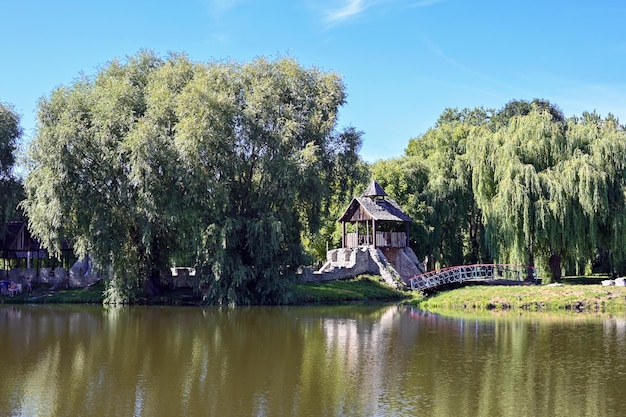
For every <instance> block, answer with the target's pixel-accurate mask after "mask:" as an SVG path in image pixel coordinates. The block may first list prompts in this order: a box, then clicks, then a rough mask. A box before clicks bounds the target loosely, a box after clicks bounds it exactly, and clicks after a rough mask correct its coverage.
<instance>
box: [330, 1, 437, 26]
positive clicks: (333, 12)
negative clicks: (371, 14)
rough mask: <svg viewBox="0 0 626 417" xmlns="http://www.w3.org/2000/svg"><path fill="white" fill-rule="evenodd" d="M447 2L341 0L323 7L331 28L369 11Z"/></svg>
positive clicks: (409, 7)
mask: <svg viewBox="0 0 626 417" xmlns="http://www.w3.org/2000/svg"><path fill="white" fill-rule="evenodd" d="M443 1H445V0H418V1H411V0H340V1H334V2H333V4H332V5H326V6H322V7H323V15H324V22H325V23H326V24H327V25H329V26H334V25H337V24H340V23H344V22H347V21H351V20H354V19H357V18H361V17H363V16H364V15H365V14H366V12H368V11H378V12H386V11H389V10H393V9H399V10H402V9H412V8H418V7H427V6H432V5H434V4H437V3H441V2H443Z"/></svg>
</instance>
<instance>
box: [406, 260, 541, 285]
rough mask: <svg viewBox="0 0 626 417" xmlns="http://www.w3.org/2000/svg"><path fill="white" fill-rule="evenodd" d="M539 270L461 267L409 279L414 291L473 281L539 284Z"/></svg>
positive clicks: (522, 266)
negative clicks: (531, 282)
mask: <svg viewBox="0 0 626 417" xmlns="http://www.w3.org/2000/svg"><path fill="white" fill-rule="evenodd" d="M537 279H538V276H537V268H535V267H533V266H524V265H510V264H477V265H461V266H453V267H450V268H444V269H438V270H436V271H428V272H424V273H423V274H420V275H416V276H414V277H413V278H411V279H409V284H410V285H411V289H412V290H414V291H415V290H417V291H430V290H436V289H438V288H439V287H442V286H445V285H446V284H454V283H463V282H471V281H494V280H508V281H525V280H526V281H527V280H532V281H533V282H537Z"/></svg>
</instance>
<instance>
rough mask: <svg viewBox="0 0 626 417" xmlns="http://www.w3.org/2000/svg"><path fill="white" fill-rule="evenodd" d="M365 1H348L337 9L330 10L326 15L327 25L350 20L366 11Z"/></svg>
mask: <svg viewBox="0 0 626 417" xmlns="http://www.w3.org/2000/svg"><path fill="white" fill-rule="evenodd" d="M363 3H364V2H363V0H347V1H344V3H343V4H342V5H341V6H340V7H339V8H337V9H334V10H329V11H328V13H327V15H326V22H327V23H339V22H342V21H344V20H347V19H350V18H351V17H354V16H356V15H358V14H360V13H362V12H363V11H364V10H365V5H364V4H363Z"/></svg>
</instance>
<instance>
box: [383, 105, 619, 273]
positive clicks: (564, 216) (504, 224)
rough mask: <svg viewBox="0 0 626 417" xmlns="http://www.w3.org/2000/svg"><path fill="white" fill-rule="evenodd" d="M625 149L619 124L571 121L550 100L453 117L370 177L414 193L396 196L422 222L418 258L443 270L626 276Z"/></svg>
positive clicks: (589, 117) (595, 118)
mask: <svg viewBox="0 0 626 417" xmlns="http://www.w3.org/2000/svg"><path fill="white" fill-rule="evenodd" d="M625 147H626V131H625V130H624V127H623V126H621V125H620V124H619V122H618V121H617V120H616V118H615V117H614V116H613V115H610V114H609V115H608V116H607V117H606V118H601V117H600V116H599V115H597V114H595V113H584V114H583V115H582V117H571V118H568V119H566V118H565V117H564V116H563V114H562V112H561V111H560V109H559V108H558V107H557V106H555V105H553V104H552V103H550V102H548V101H546V100H539V99H535V100H533V101H532V102H526V101H519V100H515V101H511V102H509V103H508V104H507V105H506V106H505V107H504V108H503V109H501V110H499V111H494V110H485V109H482V108H477V109H464V110H461V111H459V110H457V109H447V110H446V111H444V112H443V114H442V115H441V117H440V118H439V120H438V122H437V124H436V126H435V127H434V128H432V129H430V130H429V131H428V132H426V133H425V134H424V135H422V136H420V137H418V138H415V139H412V140H411V141H410V142H409V145H408V147H407V150H406V154H405V156H404V157H402V158H400V159H399V160H392V161H382V162H380V163H378V164H376V165H375V166H374V168H373V169H374V172H376V173H377V175H380V177H381V179H380V181H381V184H382V185H383V186H385V187H388V186H389V185H390V184H396V183H408V184H411V185H410V186H408V185H407V186H403V187H401V188H400V190H399V193H400V195H402V198H401V199H402V200H403V201H404V202H406V204H409V208H408V209H407V210H408V211H409V212H411V210H413V213H412V215H413V216H414V218H419V219H421V222H422V223H421V226H420V227H422V228H423V230H424V232H425V234H424V235H423V236H424V239H423V240H421V241H417V242H416V244H417V245H418V251H423V253H425V254H428V255H432V257H433V258H434V259H435V261H436V262H437V263H438V264H439V265H442V266H443V265H452V264H460V263H471V262H474V261H489V260H494V261H498V262H513V263H521V264H528V265H535V264H537V265H538V266H539V267H540V268H541V269H543V271H544V272H545V273H547V274H548V275H550V276H551V277H552V278H553V279H557V280H558V279H559V278H560V276H561V274H562V272H563V271H565V272H568V273H582V272H583V271H584V270H587V271H588V270H590V269H592V268H593V267H594V266H597V267H600V268H602V269H603V270H605V271H606V272H611V273H617V274H624V273H625V272H626V257H625V254H624V249H623V248H624V247H626V245H624V236H625V234H624V233H623V232H624V224H625V222H624V215H625V214H626V211H625V203H624V200H625V196H626V170H624V166H625V164H626V161H625V160H624V155H625V154H626V153H625V151H626V149H625ZM410 166H419V167H421V168H420V170H421V171H422V172H423V173H424V174H423V176H422V177H421V179H420V180H414V179H412V178H413V176H414V174H413V172H414V170H413V169H408V168H407V167H410ZM394 167H395V168H394ZM391 175H393V176H395V179H392V178H391V177H390V176H391ZM410 187H412V188H413V189H412V190H411V191H409V192H408V194H406V195H405V193H404V192H403V191H402V190H408V189H409V188H410ZM415 196H417V200H416V199H415ZM438 248H439V249H438ZM545 273H544V275H545Z"/></svg>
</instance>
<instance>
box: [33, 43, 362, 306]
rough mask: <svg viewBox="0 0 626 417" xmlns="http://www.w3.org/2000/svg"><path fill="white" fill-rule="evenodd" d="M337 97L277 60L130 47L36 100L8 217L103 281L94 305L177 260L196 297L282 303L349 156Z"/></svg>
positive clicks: (329, 79)
mask: <svg viewBox="0 0 626 417" xmlns="http://www.w3.org/2000/svg"><path fill="white" fill-rule="evenodd" d="M344 102H345V92H344V86H343V83H342V81H341V78H340V77H339V76H338V75H336V74H335V73H332V72H324V71H321V70H319V69H317V68H303V67H301V66H300V65H299V64H298V63H297V62H296V61H295V60H293V59H289V58H281V59H277V60H275V61H269V60H267V59H264V58H260V59H257V60H255V61H253V62H250V63H237V62H207V63H195V62H192V61H190V60H189V59H188V58H187V57H186V56H184V55H177V54H172V55H170V56H167V57H166V58H160V57H158V56H156V55H155V54H153V53H151V52H149V51H142V52H140V53H138V54H136V55H134V56H131V57H129V58H128V59H127V60H126V61H124V62H122V61H114V62H111V63H110V64H108V65H107V66H105V67H104V68H103V69H102V70H101V71H100V72H99V73H98V74H97V75H96V76H95V77H93V78H90V77H83V78H81V79H79V80H77V81H76V82H74V83H73V84H71V85H69V86H63V87H60V88H57V89H56V90H54V91H53V92H52V93H51V94H50V95H49V96H48V97H46V98H44V99H42V100H41V102H40V103H39V112H38V116H39V124H38V133H37V135H36V137H35V138H34V140H33V142H32V144H31V147H30V149H29V154H28V161H29V175H28V177H27V179H26V182H25V188H26V200H25V201H24V204H23V206H24V208H25V210H26V213H27V214H28V217H29V219H30V224H31V228H32V230H33V232H34V233H35V234H36V235H37V236H38V237H40V238H41V239H42V241H43V242H44V244H45V246H46V247H48V248H51V249H53V248H57V249H58V248H59V242H60V239H61V238H62V237H64V236H71V237H72V238H73V239H74V241H75V248H76V249H77V250H78V251H79V252H89V253H90V254H91V255H92V257H93V258H94V260H95V261H96V263H97V264H98V265H99V266H100V268H101V269H102V270H104V271H107V272H108V280H107V288H108V289H107V294H108V301H109V302H126V301H128V291H126V289H127V288H128V287H129V286H132V285H136V284H144V285H146V286H147V288H148V289H151V290H152V291H157V290H158V284H157V282H158V277H159V274H160V273H161V272H162V271H163V270H165V268H167V267H169V266H170V265H171V264H172V263H175V262H177V261H178V262H183V263H185V264H187V265H189V264H192V265H194V266H196V269H197V273H198V274H199V275H200V276H201V285H202V288H203V290H204V292H205V296H206V300H207V302H211V303H235V304H246V303H276V302H284V301H285V297H286V286H287V284H288V282H289V279H290V277H291V276H292V275H293V273H294V271H295V270H296V268H297V267H298V266H299V265H300V264H301V262H302V259H303V258H302V253H303V252H302V248H301V246H302V245H301V237H302V236H303V235H304V234H306V233H312V232H313V231H315V230H316V229H317V228H318V227H319V226H320V224H321V220H322V216H323V214H324V208H325V207H326V208H327V207H328V200H329V198H330V193H331V192H332V191H333V189H337V184H339V183H341V182H342V181H345V179H344V177H343V175H344V173H343V172H342V171H341V170H340V169H339V168H338V167H339V165H342V164H341V163H340V161H342V160H345V159H346V158H347V159H350V160H358V158H359V157H358V153H357V152H358V149H359V146H360V140H361V139H360V133H358V132H356V131H354V130H351V129H348V130H346V131H345V132H338V131H337V129H336V121H337V112H338V109H339V107H340V106H341V105H342V104H344ZM333 184H334V185H333Z"/></svg>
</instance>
